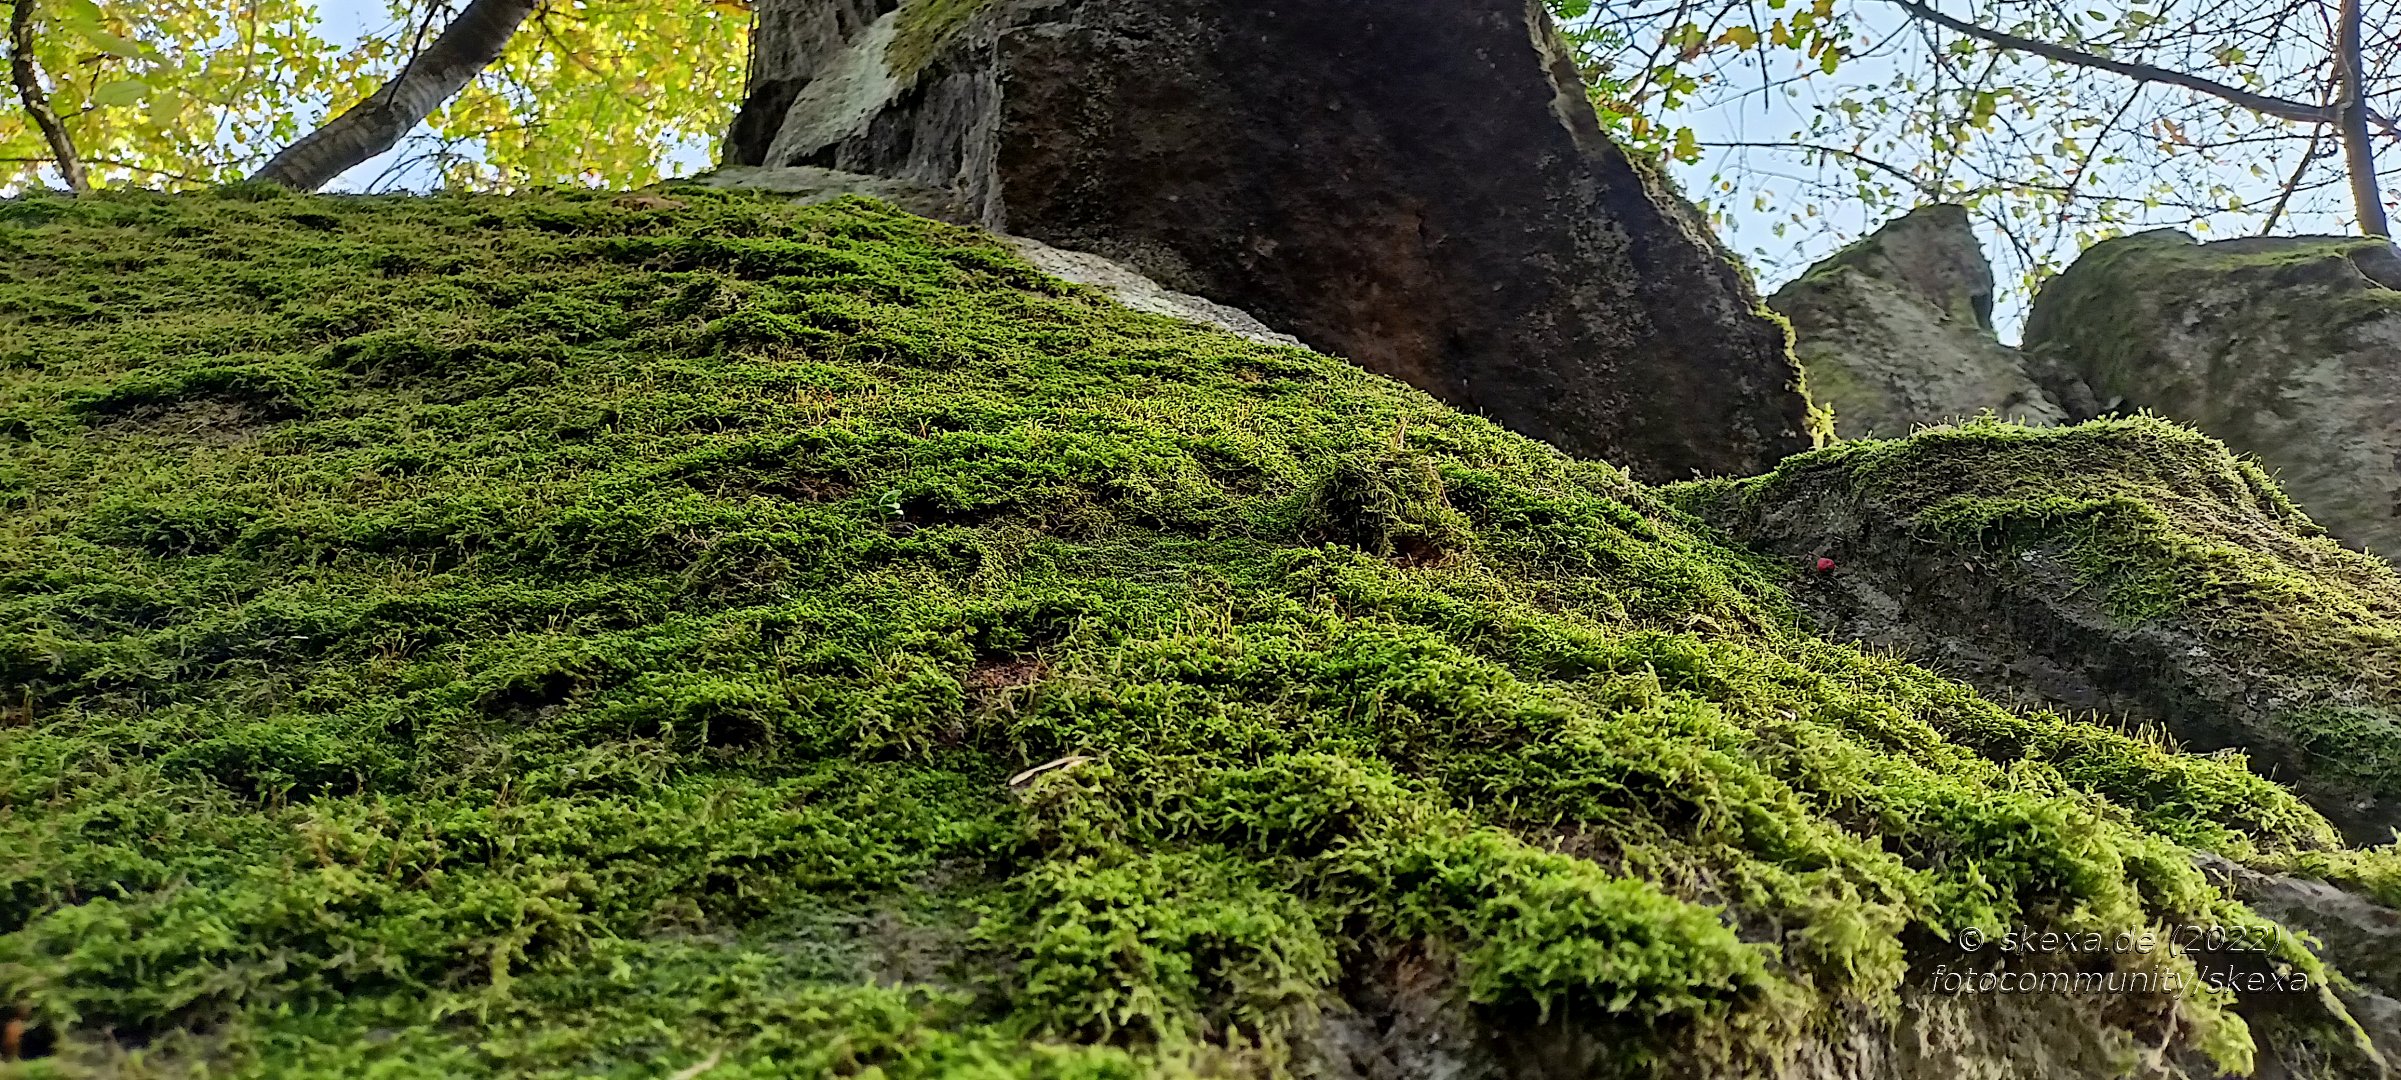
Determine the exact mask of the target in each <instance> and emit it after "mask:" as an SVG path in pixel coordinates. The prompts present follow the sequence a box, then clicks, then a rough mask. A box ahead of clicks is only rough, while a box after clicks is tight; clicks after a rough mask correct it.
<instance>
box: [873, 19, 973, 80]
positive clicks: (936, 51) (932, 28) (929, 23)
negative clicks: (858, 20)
mask: <svg viewBox="0 0 2401 1080" xmlns="http://www.w3.org/2000/svg"><path fill="white" fill-rule="evenodd" d="M991 3H992V0H902V3H901V8H900V13H899V14H898V15H895V16H894V18H897V19H899V20H900V25H899V26H897V27H895V28H894V33H893V38H892V44H891V45H890V46H887V47H886V48H885V50H884V66H885V68H886V69H887V70H889V71H890V72H892V76H893V77H894V78H896V79H899V80H900V81H902V82H908V81H910V80H913V79H915V78H916V77H917V75H918V73H919V72H922V71H924V70H925V66H926V65H927V64H930V63H933V62H934V57H936V56H939V55H941V54H942V50H943V49H945V48H948V47H949V46H950V43H951V42H953V41H956V40H958V38H959V35H960V34H961V33H963V32H965V31H966V29H967V24H968V23H970V22H972V21H974V19H975V17H976V15H978V14H980V13H981V12H982V11H983V10H984V9H985V8H986V7H989V6H991Z"/></svg>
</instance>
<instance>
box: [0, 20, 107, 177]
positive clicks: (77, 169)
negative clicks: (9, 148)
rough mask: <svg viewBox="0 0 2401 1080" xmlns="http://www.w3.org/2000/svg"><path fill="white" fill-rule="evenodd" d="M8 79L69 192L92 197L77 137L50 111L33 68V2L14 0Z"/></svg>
mask: <svg viewBox="0 0 2401 1080" xmlns="http://www.w3.org/2000/svg"><path fill="white" fill-rule="evenodd" d="M8 77H9V79H10V81H12V82H15V83H16V84H17V100H19V101H22V102H24V103H25V112H26V114H27V115H29V116H31V117H33V124H34V126H35V127H38V128H40V129H42V138H43V140H44V141H46V142H48V143H49V144H50V154H51V158H52V160H54V161H55V162H56V163H57V164H58V175H60V176H61V177H64V178H65V179H66V181H67V190H69V191H72V192H74V193H75V194H77V195H85V194H89V193H90V192H91V190H92V181H91V179H90V178H89V177H87V176H85V175H84V173H83V159H82V158H80V157H77V156H76V154H75V138H74V136H71V135H69V134H67V127H66V125H64V124H61V123H59V122H58V114H57V113H54V112H51V111H50V95H48V94H45V93H43V92H42V76H41V72H40V71H38V70H36V69H35V68H34V66H33V0H15V2H14V4H13V5H12V10H11V11H10V12H9V15H8Z"/></svg>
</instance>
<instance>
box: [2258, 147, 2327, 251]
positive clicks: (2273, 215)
mask: <svg viewBox="0 0 2401 1080" xmlns="http://www.w3.org/2000/svg"><path fill="white" fill-rule="evenodd" d="M2325 133H2326V129H2325V128H2323V127H2318V128H2313V129H2311V130H2310V132H2309V146H2308V147H2307V148H2305V149H2303V150H2302V151H2301V163H2300V164H2299V165H2295V166H2293V178H2292V179H2290V180H2287V181H2285V182H2284V190H2283V191H2282V192H2281V193H2279V194H2278V195H2277V196H2276V205H2275V207H2274V208H2272V209H2270V210H2269V211H2268V222H2267V224H2265V225H2262V226H2260V227H2259V235H2261V236H2266V235H2268V234H2270V233H2273V232H2275V231H2276V223H2277V222H2278V221H2281V220H2283V218H2284V208H2285V207H2287V206H2290V205H2292V201H2293V192H2295V191H2299V190H2300V189H2301V178H2302V177H2304V176H2308V175H2309V166H2310V162H2311V161H2312V160H2313V159H2315V158H2316V157H2317V156H2318V138H2319V137H2320V136H2322V135H2324V134H2325Z"/></svg>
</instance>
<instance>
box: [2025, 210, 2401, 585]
mask: <svg viewBox="0 0 2401 1080" xmlns="http://www.w3.org/2000/svg"><path fill="white" fill-rule="evenodd" d="M2397 288H2401V253H2397V252H2396V251H2395V250H2394V249H2393V247H2392V246H2391V245H2390V244H2388V243H2386V242H2384V241H2381V240H2375V239H2360V238H2339V237H2281V238H2255V239H2244V240H2225V241H2219V242H2216V243H2210V244H2200V243H2195V242H2194V241H2193V239H2192V238H2191V237H2189V236H2186V235H2184V234H2183V233H2180V232H2173V231H2161V232H2150V233H2143V234H2140V235H2136V236H2130V237H2124V238H2121V239H2117V240H2111V241H2108V242H2106V243H2102V244H2099V245H2096V246H2095V247H2093V248H2092V249H2091V250H2090V251H2087V252H2085V254H2084V256H2083V257H2082V258H2080V259H2078V260H2077V261H2076V263H2075V265H2074V266H2072V267H2070V268H2069V269H2068V270H2067V272H2065V273H2063V274H2061V275H2060V276H2059V277H2057V278H2055V279H2053V280H2052V281H2051V282H2050V284H2048V285H2046V286H2045V287H2044V288H2043V290H2042V293H2041V295H2040V296H2038V297H2037V298H2036V300H2035V303H2034V311H2033V314H2032V317H2031V318H2030V320H2029V321H2028V323H2027V327H2026V348H2027V351H2028V352H2029V353H2030V354H2032V355H2033V356H2034V357H2035V358H2036V360H2037V362H2038V363H2037V366H2038V367H2039V368H2040V369H2042V370H2041V371H2038V374H2037V377H2038V378H2040V379H2042V380H2044V381H2045V382H2046V383H2048V384H2049V385H2050V386H2051V387H2052V389H2053V391H2054V393H2055V394H2056V395H2057V396H2058V398H2059V399H2060V401H2061V402H2062V403H2063V404H2064V405H2066V406H2067V407H2068V408H2069V410H2070V412H2071V413H2074V414H2077V415H2079V416H2090V415H2098V414H2102V413H2107V412H2134V411H2136V410H2145V409H2147V410H2150V411H2153V412H2156V413H2159V414H2161V415H2163V416H2167V417H2170V418H2172V419H2176V420H2180V421H2183V422H2185V423H2188V424H2192V425H2194V426H2195V427H2198V428H2200V429H2201V430H2203V431H2206V432H2208V433H2209V434H2211V435H2213V436H2216V437H2217V438H2219V439H2223V440H2225V442H2226V444H2227V445H2229V446H2231V447H2233V448H2234V449H2235V450H2237V451H2240V452H2242V453H2246V454H2252V455H2255V456H2257V457H2258V459H2259V461H2260V463H2261V464H2262V465H2265V466H2266V467H2267V468H2268V470H2269V471H2270V472H2272V473H2274V474H2275V476H2276V478H2277V480H2278V482H2279V483H2281V484H2282V485H2283V486H2284V488H2285V490H2286V491H2288V492H2290V493H2291V495H2292V497H2293V500H2294V501H2295V502H2297V503H2299V504H2300V506H2301V508H2302V509H2303V510H2305V511H2307V512H2308V514H2309V516H2310V517H2311V518H2313V519H2315V520H2316V521H2318V522H2319V523H2320V524H2323V525H2324V526H2325V527H2326V528H2327V530H2328V531H2330V532H2332V533H2333V534H2334V535H2335V536H2337V537H2339V538H2341V539H2342V540H2343V541H2344V542H2346V543H2348V544H2351V545H2353V546H2357V547H2362V548H2365V549H2367V550H2370V551H2374V552H2377V553H2379V554H2382V555H2384V556H2385V557H2387V558H2401V291H2396V289H2397Z"/></svg>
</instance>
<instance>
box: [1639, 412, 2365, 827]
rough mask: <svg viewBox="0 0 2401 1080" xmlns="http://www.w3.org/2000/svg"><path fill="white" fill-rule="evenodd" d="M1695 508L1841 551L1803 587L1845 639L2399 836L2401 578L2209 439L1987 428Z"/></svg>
mask: <svg viewBox="0 0 2401 1080" xmlns="http://www.w3.org/2000/svg"><path fill="white" fill-rule="evenodd" d="M1679 495H1680V498H1682V500H1683V501H1684V502H1685V503H1686V505H1688V506H1690V507H1691V508H1693V509H1695V510H1696V511H1699V512H1701V513H1703V514H1705V515H1706V516H1708V517H1709V518H1711V519H1712V520H1714V521H1717V522H1720V523H1722V524H1724V525H1726V526H1727V527H1728V528H1729V529H1730V530H1731V531H1733V532H1734V533H1735V534H1736V535H1738V536H1740V537H1742V538H1744V539H1746V540H1749V541H1752V542H1754V543H1758V544H1761V545H1763V546H1765V547H1767V548H1769V549H1771V550H1774V551H1778V552H1781V553H1784V554H1787V555H1791V556H1807V557H1809V558H1812V559H1814V558H1817V557H1821V556H1822V557H1825V558H1828V559H1831V560H1833V562H1834V569H1833V570H1832V572H1830V573H1826V574H1814V573H1812V574H1806V575H1803V577H1802V578H1801V580H1800V590H1799V592H1798V593H1797V594H1796V595H1798V596H1799V597H1800V598H1801V599H1802V601H1803V603H1804V604H1805V606H1807V607H1809V608H1810V609H1811V610H1812V611H1813V612H1814V613H1816V614H1817V615H1818V616H1819V617H1820V619H1821V620H1823V621H1824V623H1825V624H1826V626H1827V629H1829V630H1830V631H1831V632H1833V633H1834V634H1835V635H1836V636H1837V637H1840V638H1847V639H1855V640H1860V641H1866V642H1871V643H1874V644H1877V645H1880V646H1886V647H1893V648H1897V649H1899V650H1901V651H1902V652H1904V653H1906V654H1907V655H1910V656H1913V657H1915V658H1917V659H1919V660H1921V661H1923V662H1926V663H1929V664H1931V665H1933V666H1935V667H1936V668H1937V669H1939V670H1944V671H1948V672H1952V673H1956V674H1958V675H1960V676H1962V677H1965V678H1967V679H1968V680H1969V681H1971V682H1973V683H1975V684H1977V685H1978V686H1980V687H1982V688H1984V689H1985V690H1986V691H1987V692H1989V693H1993V694H1995V695H1997V696H2000V697H2002V698H2004V699H2005V700H2016V701H2019V702H2023V703H2027V704H2033V705H2037V706H2045V707H2055V708H2061V709H2073V710H2099V711H2101V712H2103V713H2107V714H2112V715H2117V716H2123V717H2128V718H2131V719H2132V720H2134V721H2138V722H2146V723H2153V724H2159V725H2163V726H2164V727H2165V729H2166V731H2167V732H2168V733H2169V734H2170V735H2172V736H2173V737H2175V738H2177V739H2180V740H2183V741H2185V742H2187V743H2190V744H2192V745H2194V746H2196V747H2198V748H2199V749H2202V750H2211V751H2215V750H2225V749H2239V750H2242V751H2244V752H2246V753H2247V754H2248V755H2249V757H2250V760H2251V761H2252V762H2253V764H2254V765H2255V766H2256V767H2257V768H2258V769H2259V770H2260V771H2262V772H2263V773H2266V774H2269V775H2273V776H2275V777H2277V778H2279V779H2281V780H2283V781H2284V782H2286V783H2288V784H2291V785H2293V787H2294V788H2295V790H2297V791H2299V792H2301V793H2302V794H2304V795H2305V796H2307V797H2309V798H2310V799H2311V800H2312V802H2313V803H2314V804H2315V805H2316V806H2317V807H2318V809H2319V810H2321V811H2323V812H2325V813H2326V814H2327V816H2329V817H2330V818H2332V819H2333V820H2334V821H2336V822H2337V823H2338V824H2340V825H2342V826H2343V827H2344V829H2345V830H2346V831H2347V832H2349V833H2350V834H2352V835H2353V836H2355V837H2357V838H2359V839H2361V840H2366V841H2379V842H2380V841H2386V840H2390V839H2392V832H2393V830H2394V829H2395V828H2396V827H2401V682H2396V680H2397V679H2401V579H2397V578H2396V577H2395V575H2394V574H2393V572H2392V570H2391V568H2390V567H2388V566H2387V565H2385V564H2384V563H2383V562H2382V561H2381V560H2378V559H2376V558H2374V557H2372V556H2368V555H2364V554H2361V553H2358V552H2353V551H2349V550H2346V549H2344V548H2343V547H2341V546H2340V545H2338V544H2336V543H2334V542H2333V541H2332V540H2330V539H2328V538H2327V537H2326V536H2325V533H2324V530H2321V529H2319V528H2317V527H2316V526H2315V525H2313V524H2311V523H2310V521H2309V519H2308V518H2306V517H2305V516H2303V515H2302V514H2301V513H2300V512H2299V511H2298V510H2296V509H2295V508H2294V507H2293V505H2292V503H2290V502H2289V501H2287V500H2286V499H2285V498H2284V496H2283V495H2282V494H2281V493H2279V492H2278V491H2277V489H2276V486H2275V485H2274V484H2273V483H2271V482H2270V481H2269V480H2268V478H2267V476H2266V475H2265V474H2264V473H2262V472H2261V471H2260V470H2259V469H2258V468H2257V467H2256V466H2255V465H2252V464H2250V463H2249V462H2246V461H2241V460H2238V459H2237V458H2235V457H2234V455H2232V454H2231V453H2229V452H2228V451H2227V449H2226V448H2225V446H2224V445H2223V444H2221V443H2219V442H2217V441H2215V440H2213V439H2210V438H2208V437H2207V436H2203V435H2200V434H2197V433H2195V432H2193V431H2191V430H2190V429H2187V428H2182V427H2178V426H2176V425H2173V424H2169V423H2166V422H2164V421H2161V420H2157V419H2152V418H2134V419H2123V420H2110V421H2095V422H2092V423H2088V424H2085V425H2081V426H2078V427H2075V428H2069V429H2060V430H2035V429H2030V428H2025V427H2020V426H2016V425H2009V424H2000V423H1989V422H1988V423H1977V424H1970V425H1966V426H1962V427H1955V428H1945V429H1939V430H1935V431H1930V432H1927V433H1925V434H1922V435H1920V436H1918V437H1916V438H1913V439H1909V440H1905V441H1898V442H1868V443H1863V444H1856V445H1846V446H1843V447H1840V448H1837V449H1833V450H1828V451H1820V452H1817V453H1813V454H1808V455H1804V456H1802V457H1798V458H1795V459H1793V460H1791V461H1789V462H1787V463H1785V464H1784V465H1783V466H1782V467H1780V468H1778V469H1777V470H1776V471H1775V472H1774V473H1772V474H1770V475H1768V476H1765V477H1761V478H1758V479H1755V480H1750V481H1744V482H1740V483H1721V484H1709V485H1697V486H1692V487H1688V488H1685V489H1682V490H1681V491H1680V493H1679Z"/></svg>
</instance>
